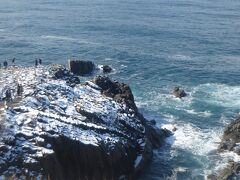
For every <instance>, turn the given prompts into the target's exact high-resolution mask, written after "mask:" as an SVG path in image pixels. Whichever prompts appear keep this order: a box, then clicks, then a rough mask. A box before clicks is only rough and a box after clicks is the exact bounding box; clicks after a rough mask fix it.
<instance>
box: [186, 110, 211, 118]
mask: <svg viewBox="0 0 240 180" xmlns="http://www.w3.org/2000/svg"><path fill="white" fill-rule="evenodd" d="M185 111H186V112H187V113H189V114H193V115H197V116H200V117H210V116H212V113H211V112H210V111H202V112H197V111H195V110H194V109H190V110H189V109H186V110H185Z"/></svg>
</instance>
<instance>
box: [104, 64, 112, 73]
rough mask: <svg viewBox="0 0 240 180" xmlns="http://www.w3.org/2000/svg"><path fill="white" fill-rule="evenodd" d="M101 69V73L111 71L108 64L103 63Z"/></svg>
mask: <svg viewBox="0 0 240 180" xmlns="http://www.w3.org/2000/svg"><path fill="white" fill-rule="evenodd" d="M102 70H103V73H110V72H112V68H111V67H110V66H108V65H104V66H103V67H102Z"/></svg>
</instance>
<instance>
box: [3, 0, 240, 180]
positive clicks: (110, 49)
mask: <svg viewBox="0 0 240 180" xmlns="http://www.w3.org/2000/svg"><path fill="white" fill-rule="evenodd" d="M239 9H240V1H238V0H219V1H212V0H201V1H200V0H178V1H174V0H171V1H164V0H147V1H146V0H128V1H127V0H92V1H88V0H68V1H65V0H51V1H50V0H41V1H32V0H21V1H18V0H10V1H9V0H1V1H0V42H1V43H0V61H1V62H3V61H4V60H5V59H11V58H13V57H16V63H18V64H21V65H33V64H34V60H35V58H42V59H43V62H44V63H45V64H51V63H62V64H65V63H66V62H67V59H73V58H76V59H85V60H91V61H94V62H95V63H96V64H108V65H111V66H112V67H113V68H114V69H115V72H114V73H113V74H111V75H110V76H111V77H112V78H113V79H117V80H120V81H123V82H126V83H128V84H130V86H131V88H132V90H133V93H134V95H135V99H136V102H137V105H138V107H139V109H140V110H141V112H142V113H143V114H144V115H145V116H146V117H147V118H149V119H155V120H156V121H157V123H158V126H163V127H166V128H169V129H171V128H173V127H174V126H175V127H177V131H176V132H175V134H174V136H172V137H170V138H168V139H167V141H166V144H165V145H164V147H163V148H161V149H160V150H156V151H155V153H154V159H153V162H152V163H151V164H150V167H149V168H147V170H146V172H145V173H144V174H143V176H142V177H141V178H140V179H143V180H145V179H150V180H151V179H167V178H170V179H183V180H185V179H204V178H205V177H206V176H207V175H208V174H209V173H211V172H212V171H214V170H216V169H218V168H221V166H223V165H224V164H225V162H226V161H227V160H228V159H231V158H234V159H238V157H236V156H235V155H231V154H223V155H221V156H219V155H217V153H216V149H217V146H218V144H219V141H220V137H221V135H222V133H223V129H224V127H225V126H226V125H227V124H228V123H229V122H231V121H232V120H233V119H234V118H235V117H236V115H237V114H238V113H239V107H240V85H239V81H240V73H239V69H240V11H239ZM176 85H178V86H181V87H183V88H184V89H185V90H186V92H187V93H188V97H186V98H184V99H182V100H179V99H175V98H174V97H172V96H171V95H170V91H171V90H172V88H173V87H174V86H176Z"/></svg>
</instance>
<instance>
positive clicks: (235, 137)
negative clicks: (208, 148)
mask: <svg viewBox="0 0 240 180" xmlns="http://www.w3.org/2000/svg"><path fill="white" fill-rule="evenodd" d="M239 142H240V117H238V118H237V119H236V120H235V121H233V122H232V123H230V124H229V125H228V126H227V127H226V129H225V131H224V134H223V137H222V140H221V143H220V145H219V148H218V150H219V152H223V151H233V152H235V153H237V154H238V155H240V150H239V146H238V143H239ZM239 172H240V163H238V162H233V161H230V162H229V164H228V166H227V167H226V168H224V169H222V170H220V171H219V172H215V174H211V175H209V176H208V177H207V178H208V179H211V180H218V179H223V180H231V179H239V178H240V176H239Z"/></svg>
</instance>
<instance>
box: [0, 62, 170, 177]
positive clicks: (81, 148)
mask: <svg viewBox="0 0 240 180" xmlns="http://www.w3.org/2000/svg"><path fill="white" fill-rule="evenodd" d="M0 82H1V86H0V92H2V93H1V94H0V99H1V102H0V108H1V109H0V117H1V119H0V175H1V176H0V178H4V177H16V178H17V179H18V178H23V179H25V178H28V177H39V178H46V179H135V178H136V177H137V175H138V174H139V172H141V171H142V169H143V168H144V167H145V166H146V164H147V163H148V162H149V160H150V159H151V157H152V151H153V148H158V147H160V145H161V143H162V142H163V140H164V138H165V137H166V136H168V135H169V132H168V131H166V130H161V129H157V128H156V127H154V126H152V125H151V124H150V123H148V121H147V120H146V119H145V118H144V117H143V116H142V115H141V114H140V113H139V112H138V109H137V107H136V105H135V103H134V97H133V95H132V92H131V89H130V88H129V86H128V85H126V84H122V83H119V82H116V81H111V80H110V79H109V78H107V77H101V76H98V77H96V78H95V79H94V80H92V81H87V82H84V83H81V84H80V80H79V79H78V77H76V76H74V75H73V74H71V73H70V72H69V71H68V70H66V69H64V68H63V67H62V66H59V65H55V66H40V67H37V68H32V67H29V68H20V67H10V68H9V69H7V70H1V72H0ZM19 83H20V84H22V86H23V89H24V92H23V95H22V96H21V97H18V96H17V95H16V87H17V84H19ZM7 89H10V90H11V92H12V99H13V100H12V101H9V102H8V103H7V104H4V98H5V97H4V96H5V91H6V90H7Z"/></svg>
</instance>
